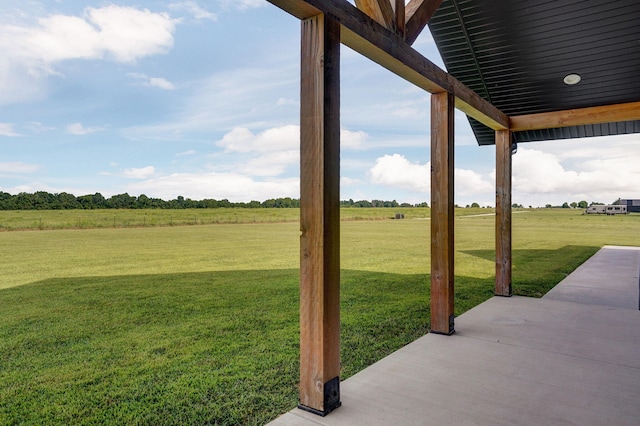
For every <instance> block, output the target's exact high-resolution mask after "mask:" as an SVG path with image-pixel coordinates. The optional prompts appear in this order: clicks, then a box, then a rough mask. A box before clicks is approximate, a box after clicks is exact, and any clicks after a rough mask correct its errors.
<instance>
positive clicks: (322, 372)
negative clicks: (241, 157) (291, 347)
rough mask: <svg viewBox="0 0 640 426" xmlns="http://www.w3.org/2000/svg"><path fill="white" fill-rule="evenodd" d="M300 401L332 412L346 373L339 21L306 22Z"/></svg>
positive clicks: (315, 19) (302, 103)
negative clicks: (329, 392) (328, 388)
mask: <svg viewBox="0 0 640 426" xmlns="http://www.w3.org/2000/svg"><path fill="white" fill-rule="evenodd" d="M301 53H302V55H301V87H300V90H301V91H300V133H301V135H300V231H301V234H300V404H301V405H303V406H305V407H309V408H312V409H314V410H318V411H320V412H325V409H326V408H327V407H325V406H324V384H325V383H327V382H328V381H329V380H331V379H333V378H335V377H337V376H339V374H340V211H339V207H340V26H339V24H338V23H337V21H335V20H332V19H330V18H328V17H325V16H322V15H320V16H316V17H313V18H309V19H306V20H303V21H302V52H301Z"/></svg>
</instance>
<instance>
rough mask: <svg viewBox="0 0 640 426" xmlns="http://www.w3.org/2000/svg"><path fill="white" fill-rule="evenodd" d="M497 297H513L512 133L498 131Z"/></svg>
mask: <svg viewBox="0 0 640 426" xmlns="http://www.w3.org/2000/svg"><path fill="white" fill-rule="evenodd" d="M495 294H496V296H507V297H508V296H511V132H510V131H509V130H497V131H496V292H495Z"/></svg>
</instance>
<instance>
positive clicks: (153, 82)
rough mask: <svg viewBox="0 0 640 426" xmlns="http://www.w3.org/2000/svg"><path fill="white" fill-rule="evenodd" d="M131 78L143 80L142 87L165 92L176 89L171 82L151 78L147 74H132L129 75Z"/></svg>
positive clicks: (159, 78)
mask: <svg viewBox="0 0 640 426" xmlns="http://www.w3.org/2000/svg"><path fill="white" fill-rule="evenodd" d="M127 75H128V76H129V77H131V78H135V79H137V80H142V85H143V86H147V87H157V88H160V89H164V90H174V89H175V88H176V87H175V86H174V85H173V83H171V82H170V81H169V80H167V79H165V78H162V77H149V76H148V75H146V74H142V73H136V72H131V73H128V74H127Z"/></svg>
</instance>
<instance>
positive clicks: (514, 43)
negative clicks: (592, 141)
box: [429, 0, 640, 145]
mask: <svg viewBox="0 0 640 426" xmlns="http://www.w3.org/2000/svg"><path fill="white" fill-rule="evenodd" d="M429 28H430V30H431V33H432V34H433V38H434V40H435V42H436V44H437V46H438V49H439V50H440V54H441V56H442V58H443V61H444V63H445V66H446V68H447V71H448V72H449V73H450V74H452V75H453V76H455V77H456V78H457V79H459V80H460V81H461V82H463V83H465V84H466V85H467V86H469V87H470V88H471V89H473V90H475V91H476V92H477V93H478V94H479V95H480V96H482V97H484V98H485V99H487V100H488V101H490V102H491V103H493V104H494V105H495V106H496V107H498V108H499V109H501V110H502V111H503V112H505V113H506V114H507V115H520V114H532V113H539V112H551V111H561V110H567V109H575V108H585V107H590V106H601V105H611V104H618V103H626V102H635V101H640V1H639V0H444V1H443V2H442V5H441V6H440V8H439V9H438V11H437V12H436V14H435V15H434V17H433V18H432V19H431V22H430V23H429ZM571 73H577V74H579V75H580V76H581V77H582V80H581V81H580V83H578V84H576V85H574V86H569V85H566V84H565V83H564V82H563V79H564V77H565V76H566V75H567V74H571ZM470 122H471V126H472V128H473V130H474V132H475V134H476V138H477V139H478V143H479V144H481V145H487V144H493V143H494V136H493V132H492V131H490V130H488V129H485V128H484V126H483V125H481V124H480V123H478V122H476V121H475V120H473V119H470ZM639 129H640V122H627V123H619V124H614V125H608V124H603V125H600V126H580V127H575V128H564V129H554V130H553V131H535V132H519V133H518V134H516V140H518V141H520V142H526V141H534V140H544V139H558V138H568V137H583V135H585V136H599V135H615V134H624V133H635V132H638V130H639Z"/></svg>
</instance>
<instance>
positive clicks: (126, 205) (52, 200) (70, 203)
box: [0, 191, 429, 210]
mask: <svg viewBox="0 0 640 426" xmlns="http://www.w3.org/2000/svg"><path fill="white" fill-rule="evenodd" d="M340 205H341V206H342V207H429V205H428V204H427V203H420V204H408V203H402V204H399V203H398V202H397V201H396V200H393V201H383V200H372V201H368V200H359V201H353V200H347V201H341V202H340ZM230 207H236V208H299V207H300V200H299V199H296V198H291V197H284V198H272V199H268V200H265V201H250V202H232V201H229V200H227V199H223V200H215V199H204V200H192V199H190V198H185V197H183V196H178V197H177V198H175V199H173V200H169V201H165V200H163V199H160V198H152V197H148V196H146V195H144V194H142V195H139V196H137V197H136V196H132V195H129V194H128V193H124V194H118V195H113V196H111V197H109V198H106V197H104V196H103V195H102V194H100V193H99V192H96V193H95V194H93V195H81V196H79V197H76V196H75V195H73V194H69V193H67V192H61V193H56V194H51V193H49V192H45V191H38V192H34V193H26V192H21V193H19V194H16V195H11V194H9V193H7V192H2V191H0V210H70V209H83V210H92V209H215V208H230Z"/></svg>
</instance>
